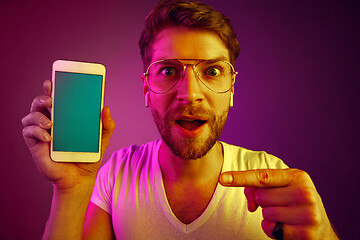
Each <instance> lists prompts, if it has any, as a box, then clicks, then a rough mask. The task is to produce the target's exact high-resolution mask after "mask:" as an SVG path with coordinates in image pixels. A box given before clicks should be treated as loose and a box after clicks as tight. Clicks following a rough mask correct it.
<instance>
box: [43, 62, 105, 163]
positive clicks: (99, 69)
mask: <svg viewBox="0 0 360 240" xmlns="http://www.w3.org/2000/svg"><path fill="white" fill-rule="evenodd" d="M55 72H71V73H80V74H81V73H82V74H95V75H102V76H103V78H102V87H101V104H100V121H99V148H98V152H64V151H54V150H53V141H51V144H50V157H51V159H52V160H53V161H55V162H89V163H94V162H98V161H99V160H100V159H101V139H102V110H103V106H104V89H105V72H106V69H105V66H104V65H102V64H100V63H88V62H78V61H68V60H57V61H55V62H54V63H53V66H52V91H51V97H52V108H51V119H52V120H54V117H53V116H54V106H55V105H54V101H55V97H56V96H55V88H56V84H55ZM54 124H56V123H54ZM54 124H53V125H54ZM53 129H54V128H53V127H51V136H54V135H53Z"/></svg>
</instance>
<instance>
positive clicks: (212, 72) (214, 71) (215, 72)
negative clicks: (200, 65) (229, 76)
mask: <svg viewBox="0 0 360 240" xmlns="http://www.w3.org/2000/svg"><path fill="white" fill-rule="evenodd" d="M220 74H221V71H220V70H219V69H217V68H209V69H208V70H207V71H206V75H207V76H209V77H217V76H219V75H220Z"/></svg>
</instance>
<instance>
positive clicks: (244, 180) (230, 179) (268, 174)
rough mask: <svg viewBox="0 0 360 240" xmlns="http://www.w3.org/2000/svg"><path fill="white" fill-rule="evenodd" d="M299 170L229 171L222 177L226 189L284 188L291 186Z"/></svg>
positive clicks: (221, 181)
mask: <svg viewBox="0 0 360 240" xmlns="http://www.w3.org/2000/svg"><path fill="white" fill-rule="evenodd" d="M296 171H300V170H297V169H256V170H248V171H229V172H224V173H222V174H221V175H220V183H221V184H222V185H224V186H226V187H283V186H286V185H289V184H290V183H291V182H292V180H293V178H294V174H295V173H296Z"/></svg>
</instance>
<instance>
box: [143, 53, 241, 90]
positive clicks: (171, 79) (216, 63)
mask: <svg viewBox="0 0 360 240" xmlns="http://www.w3.org/2000/svg"><path fill="white" fill-rule="evenodd" d="M180 60H182V61H199V62H198V63H196V64H185V63H183V62H181V61H180ZM187 66H192V68H193V70H194V73H195V76H196V78H197V79H198V80H200V82H202V83H203V84H204V85H205V86H206V87H207V88H208V89H210V90H211V91H213V92H216V93H226V92H228V91H229V90H230V89H231V88H232V86H233V85H234V82H235V76H236V74H237V72H236V71H235V69H234V67H233V65H232V64H231V63H230V62H228V61H225V60H220V59H211V60H199V59H163V60H158V61H155V62H153V63H151V64H150V65H149V67H148V68H147V70H146V73H144V74H143V75H144V76H145V77H146V83H147V85H148V87H149V89H150V90H151V91H152V92H154V93H157V94H162V93H166V92H168V91H170V90H171V89H172V88H173V87H175V85H176V84H177V83H178V82H179V81H180V80H181V79H182V78H183V75H184V72H185V69H186V67H187Z"/></svg>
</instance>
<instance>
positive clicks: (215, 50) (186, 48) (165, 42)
mask: <svg viewBox="0 0 360 240" xmlns="http://www.w3.org/2000/svg"><path fill="white" fill-rule="evenodd" d="M169 58H181V59H214V58H216V59H224V60H230V59H229V58H230V57H229V51H228V49H227V48H226V46H225V44H224V42H223V41H222V39H221V38H220V37H219V35H218V34H217V33H215V32H212V31H208V30H202V29H189V28H186V27H168V28H165V29H163V30H162V31H160V32H159V33H158V34H157V35H156V37H155V39H154V42H153V44H152V61H156V60H160V59H169Z"/></svg>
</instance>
